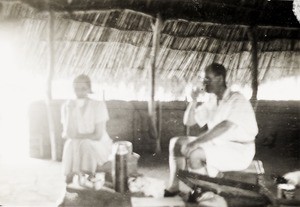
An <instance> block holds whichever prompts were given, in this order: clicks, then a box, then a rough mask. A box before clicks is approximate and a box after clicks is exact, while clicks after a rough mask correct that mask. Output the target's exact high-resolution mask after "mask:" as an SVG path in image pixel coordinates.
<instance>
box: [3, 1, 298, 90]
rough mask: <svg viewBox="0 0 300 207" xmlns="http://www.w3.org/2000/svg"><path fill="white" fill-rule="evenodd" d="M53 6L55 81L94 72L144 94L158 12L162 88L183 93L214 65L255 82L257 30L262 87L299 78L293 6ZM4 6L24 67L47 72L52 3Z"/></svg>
mask: <svg viewBox="0 0 300 207" xmlns="http://www.w3.org/2000/svg"><path fill="white" fill-rule="evenodd" d="M49 2H50V8H52V9H53V10H54V11H55V13H54V14H55V22H54V28H55V29H54V30H55V34H54V49H55V57H54V60H55V77H67V76H70V75H74V74H79V73H87V74H89V75H91V76H92V77H93V79H97V80H99V81H102V82H107V83H111V84H118V83H120V82H121V81H124V82H126V83H134V85H135V86H136V87H137V88H138V87H139V86H142V85H146V86H147V85H148V83H147V78H148V69H149V68H150V66H151V47H152V33H153V32H152V27H151V23H153V21H154V20H155V16H156V13H157V11H159V12H160V13H161V15H162V17H163V20H164V24H163V27H162V35H161V40H160V43H161V45H160V49H159V52H158V56H157V77H158V82H157V83H158V85H160V86H163V87H165V88H167V89H170V90H175V89H176V90H178V92H179V91H180V90H181V89H182V87H183V86H184V85H185V84H186V83H188V82H190V81H192V80H193V78H195V77H196V76H198V75H199V74H200V73H201V72H202V71H203V69H204V68H205V66H206V65H207V64H210V63H211V62H218V63H222V64H224V65H225V66H226V67H227V68H228V70H229V76H228V81H229V82H230V83H233V82H237V83H242V84H249V83H250V82H251V81H250V80H251V73H250V70H251V69H250V68H251V65H252V62H251V49H252V46H251V43H250V39H249V32H248V31H249V28H250V27H253V26H254V27H255V28H256V31H257V40H258V54H259V65H258V69H259V77H258V78H259V82H260V83H261V82H264V81H268V80H274V79H280V78H282V77H288V76H300V25H299V23H298V22H297V20H296V18H295V17H294V16H293V12H292V7H291V2H285V3H287V4H286V5H285V6H284V7H281V10H282V11H288V10H287V9H290V11H289V12H288V13H285V12H281V13H280V12H278V11H279V10H278V7H276V6H274V5H275V4H274V5H273V6H272V7H270V6H269V7H268V5H267V4H268V3H267V1H262V0H257V1H244V0H230V1H229V0H227V1H225V2H227V4H226V3H224V4H222V3H221V2H222V1H220V0H215V1H212V2H211V3H209V1H200V0H193V1H192V0H191V1H179V0H164V1H162V2H163V3H159V2H160V1H159V0H152V1H151V0H147V1H146V0H139V1H138V0H126V1H125V0H122V1H117V0H114V1H113V0H109V1H104V0H89V1H88V0H85V1H79V0H73V1H72V3H71V4H67V1H62V0H50V1H49ZM122 2H123V3H122ZM124 2H125V3H126V4H125V3H124ZM180 3H182V5H181V4H180ZM281 3H283V2H281ZM288 3H290V4H288ZM0 4H2V10H1V13H0V14H1V20H3V21H4V20H7V19H9V20H10V21H12V20H13V22H14V25H15V28H17V31H18V33H19V34H20V36H22V48H23V52H25V53H26V64H24V68H30V69H31V70H33V71H35V72H37V73H44V72H45V71H46V69H47V67H46V65H47V61H48V59H47V53H48V49H47V38H48V34H47V29H48V28H47V23H48V17H49V15H48V13H47V12H44V11H45V9H47V6H46V4H44V3H43V1H37V0H23V1H3V0H2V1H0ZM168 5H169V8H168ZM277 6H278V5H277ZM281 6H282V5H281ZM272 8H273V10H272V11H273V12H271V10H270V9H272ZM279 8H280V7H279ZM133 9H134V10H133ZM155 9H156V10H155ZM193 9H194V10H195V9H196V10H195V11H194V10H193ZM276 9H277V10H276ZM193 11H194V12H193ZM222 12H223V13H222ZM224 12H225V13H224ZM230 12H235V13H230ZM172 14H173V16H172ZM197 14H198V16H197ZM220 14H222V15H220ZM251 17H252V18H251ZM179 18H180V19H179ZM182 18H184V19H182ZM226 22H227V23H226ZM179 83H180V84H179ZM174 92H175V91H174Z"/></svg>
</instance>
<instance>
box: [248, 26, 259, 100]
mask: <svg viewBox="0 0 300 207" xmlns="http://www.w3.org/2000/svg"><path fill="white" fill-rule="evenodd" d="M248 35H249V39H250V41H251V45H252V50H251V61H252V68H251V76H252V83H251V86H252V97H251V100H252V101H254V102H256V101H257V92H258V49H257V29H256V27H250V28H249V31H248Z"/></svg>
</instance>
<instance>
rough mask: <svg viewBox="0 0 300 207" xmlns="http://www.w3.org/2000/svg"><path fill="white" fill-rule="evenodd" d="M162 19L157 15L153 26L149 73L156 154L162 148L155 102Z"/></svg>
mask: <svg viewBox="0 0 300 207" xmlns="http://www.w3.org/2000/svg"><path fill="white" fill-rule="evenodd" d="M162 25H163V22H162V19H161V17H160V15H159V14H158V15H157V18H156V20H155V23H153V24H152V30H153V41H152V51H151V58H152V61H151V67H150V71H149V76H150V93H151V97H150V101H149V102H148V113H149V116H150V120H151V125H152V127H151V128H152V129H153V130H154V132H153V134H154V136H155V143H156V146H155V153H157V154H159V153H161V146H160V132H159V131H158V124H157V122H158V120H157V113H156V102H155V73H156V58H157V54H158V50H159V44H160V35H161V29H162Z"/></svg>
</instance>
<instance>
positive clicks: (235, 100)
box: [195, 89, 258, 143]
mask: <svg viewBox="0 0 300 207" xmlns="http://www.w3.org/2000/svg"><path fill="white" fill-rule="evenodd" d="M195 120H196V122H197V124H198V125H199V126H204V125H205V124H207V126H208V129H209V130H211V129H212V128H213V127H215V126H216V125H217V124H219V123H221V122H222V121H225V120H227V121H230V122H233V123H234V124H235V125H236V127H235V128H233V129H231V130H229V131H228V132H226V133H224V134H223V135H221V136H220V137H218V138H217V139H214V142H219V141H234V142H241V143H247V142H253V141H254V139H255V136H256V134H257V133H258V127H257V122H256V118H255V113H254V111H253V108H252V106H251V104H250V102H249V101H248V100H246V98H245V97H244V96H243V95H242V94H240V93H239V92H233V91H231V90H230V89H227V90H226V91H225V93H224V95H223V98H222V100H220V101H219V104H217V97H216V96H215V95H214V94H212V95H211V97H210V99H209V100H208V101H207V102H206V103H203V104H202V105H200V106H198V107H197V108H196V113H195Z"/></svg>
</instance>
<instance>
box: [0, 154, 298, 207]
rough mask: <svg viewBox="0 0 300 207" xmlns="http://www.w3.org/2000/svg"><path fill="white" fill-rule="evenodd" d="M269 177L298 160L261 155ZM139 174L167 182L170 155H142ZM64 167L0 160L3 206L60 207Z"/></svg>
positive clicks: (294, 166) (0, 201) (52, 163)
mask: <svg viewBox="0 0 300 207" xmlns="http://www.w3.org/2000/svg"><path fill="white" fill-rule="evenodd" d="M258 156H259V157H258V158H259V159H261V160H262V161H263V162H264V167H265V170H266V174H272V173H273V174H278V175H282V174H283V173H285V172H288V171H291V170H294V169H299V167H300V163H299V158H298V159H297V158H280V157H276V156H268V154H263V153H261V154H259V155H258ZM139 172H140V173H142V174H143V175H145V176H149V177H154V178H158V179H162V180H164V181H165V183H167V180H168V173H169V170H168V155H167V154H162V155H160V156H157V155H155V154H146V155H142V156H141V159H140V161H139ZM64 190H65V185H64V182H63V176H62V170H61V163H60V162H55V161H50V160H40V159H32V158H30V159H25V158H24V159H19V160H17V162H14V163H13V162H11V161H7V160H5V159H1V158H0V206H1V205H2V206H24V207H25V206H41V207H42V206H43V207H47V206H57V204H58V202H59V201H60V200H61V199H62V196H63V195H64Z"/></svg>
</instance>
